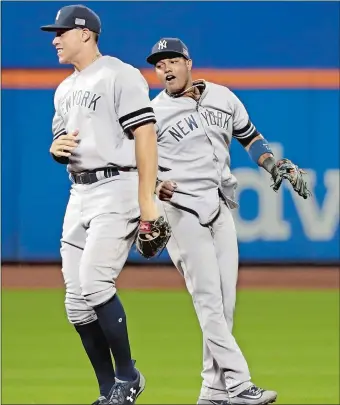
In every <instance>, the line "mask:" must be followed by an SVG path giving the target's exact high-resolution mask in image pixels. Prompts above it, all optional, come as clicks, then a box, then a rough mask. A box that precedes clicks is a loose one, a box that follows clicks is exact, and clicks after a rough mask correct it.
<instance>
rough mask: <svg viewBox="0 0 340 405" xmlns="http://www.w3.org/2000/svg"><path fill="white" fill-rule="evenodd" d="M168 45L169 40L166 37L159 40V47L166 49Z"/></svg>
mask: <svg viewBox="0 0 340 405" xmlns="http://www.w3.org/2000/svg"><path fill="white" fill-rule="evenodd" d="M166 47H167V42H166V40H165V39H163V41H162V40H161V41H159V42H158V49H166Z"/></svg>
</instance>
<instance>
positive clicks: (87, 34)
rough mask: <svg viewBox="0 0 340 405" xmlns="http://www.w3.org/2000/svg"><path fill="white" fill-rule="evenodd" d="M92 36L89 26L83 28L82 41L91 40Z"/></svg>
mask: <svg viewBox="0 0 340 405" xmlns="http://www.w3.org/2000/svg"><path fill="white" fill-rule="evenodd" d="M90 38H91V33H90V31H89V30H88V29H87V28H84V29H83V30H82V34H81V39H82V41H83V42H87V41H89V40H90Z"/></svg>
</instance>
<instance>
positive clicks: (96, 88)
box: [42, 5, 156, 405]
mask: <svg viewBox="0 0 340 405" xmlns="http://www.w3.org/2000/svg"><path fill="white" fill-rule="evenodd" d="M42 29H43V30H45V31H55V32H56V33H57V35H56V38H55V39H54V40H53V45H55V47H56V48H57V49H58V56H59V54H60V56H59V57H60V58H63V57H64V58H65V60H66V61H69V60H72V58H74V60H76V58H77V57H78V55H79V54H80V55H82V56H84V55H85V57H83V61H85V62H84V67H83V69H80V70H77V69H75V71H74V72H73V74H71V75H70V76H69V77H67V78H66V79H65V80H64V81H63V82H62V83H61V84H60V85H59V86H58V88H57V90H56V92H55V97H54V106H55V115H54V118H53V125H52V130H53V135H54V138H53V143H52V145H56V142H57V140H58V138H59V137H61V136H63V135H66V134H72V133H73V134H77V136H76V137H75V140H76V142H77V146H76V148H75V149H74V150H72V154H71V156H70V157H69V158H67V163H68V164H67V171H68V173H69V177H70V180H71V181H72V186H71V191H70V197H69V201H68V205H67V208H66V213H65V217H64V223H63V231H62V239H61V256H62V273H63V277H64V281H65V286H66V297H65V306H66V312H67V316H68V319H69V321H70V323H72V324H73V325H74V326H75V329H76V330H77V332H78V333H79V335H80V337H81V340H82V343H83V346H84V348H85V351H86V353H87V355H88V357H89V359H90V361H91V364H92V366H93V368H94V371H95V373H96V376H97V379H98V384H99V388H100V394H101V396H100V397H99V398H98V400H97V401H96V402H95V404H96V405H99V404H108V403H113V404H117V405H125V404H132V403H135V400H136V398H137V396H138V395H139V394H140V393H141V392H142V391H143V389H144V386H145V379H144V377H143V376H142V374H141V373H140V372H139V371H138V370H137V369H136V368H135V367H134V361H133V360H132V359H131V353H130V345H129V339H128V334H127V326H126V316H125V311H124V308H123V306H122V304H121V302H120V300H119V298H118V296H117V294H116V285H115V281H116V279H117V277H118V276H119V274H120V272H121V270H122V268H123V266H124V264H125V262H126V259H127V257H128V253H129V250H130V248H131V245H132V244H133V241H134V238H135V235H136V232H137V231H138V224H139V217H140V209H139V204H138V172H137V168H136V158H135V142H134V136H133V134H132V132H131V131H132V129H135V128H137V127H138V126H141V125H145V124H148V123H155V122H156V121H155V115H154V112H153V110H152V107H151V103H150V99H149V94H148V85H147V83H146V81H145V79H144V78H143V76H142V75H141V73H140V71H139V70H137V69H135V68H134V67H132V66H131V65H129V64H126V63H124V62H122V61H121V60H119V59H117V58H114V57H110V56H101V55H100V54H98V49H97V45H96V42H95V39H94V38H95V37H94V36H92V37H91V36H90V34H89V32H92V33H96V34H99V33H100V30H101V24H100V20H99V17H98V16H97V15H96V14H95V13H94V12H93V11H92V10H90V9H88V8H86V7H84V6H80V5H75V6H73V5H71V6H66V7H64V8H62V9H61V10H60V11H59V12H58V14H57V17H56V23H55V24H52V25H48V26H44V27H42ZM89 41H91V42H89ZM77 47H78V48H77ZM59 50H60V51H59ZM94 54H96V55H97V56H96V58H94V59H93V60H92V61H90V63H89V62H88V61H89V60H90V58H92V56H93V55H94ZM64 55H66V56H64ZM67 58H68V59H67ZM64 63H67V62H64ZM60 139H61V140H63V139H64V138H60ZM53 156H54V158H55V159H56V160H58V161H60V159H59V158H60V157H61V156H62V155H61V156H57V155H55V154H54V155H53ZM57 157H58V159H57ZM62 160H64V163H65V159H62ZM110 351H111V353H112V355H113V358H114V360H115V369H114V368H113V364H112V359H111V353H110Z"/></svg>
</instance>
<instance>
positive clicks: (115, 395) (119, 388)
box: [106, 369, 145, 405]
mask: <svg viewBox="0 0 340 405" xmlns="http://www.w3.org/2000/svg"><path fill="white" fill-rule="evenodd" d="M135 370H136V372H137V378H136V379H135V380H134V381H121V380H118V379H117V378H116V383H115V384H114V386H113V387H112V388H111V391H110V393H109V395H108V398H107V402H106V403H107V404H110V405H132V404H134V403H135V402H136V399H137V398H138V397H139V395H140V394H141V393H142V392H143V391H144V388H145V378H144V376H143V374H142V373H141V372H140V371H139V370H137V369H135Z"/></svg>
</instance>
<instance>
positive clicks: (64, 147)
mask: <svg viewBox="0 0 340 405" xmlns="http://www.w3.org/2000/svg"><path fill="white" fill-rule="evenodd" d="M78 134H79V131H78V130H76V131H73V132H71V133H69V134H67V135H61V136H60V137H59V138H57V139H56V140H55V141H53V142H52V145H51V147H50V153H52V154H53V155H54V156H56V157H61V156H65V157H70V156H71V154H72V151H73V150H74V149H75V148H76V147H77V146H78V143H77V141H76V140H75V137H76V136H77V135H78Z"/></svg>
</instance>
